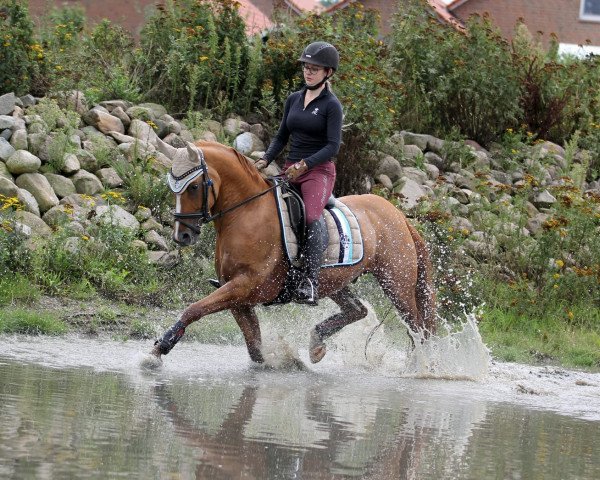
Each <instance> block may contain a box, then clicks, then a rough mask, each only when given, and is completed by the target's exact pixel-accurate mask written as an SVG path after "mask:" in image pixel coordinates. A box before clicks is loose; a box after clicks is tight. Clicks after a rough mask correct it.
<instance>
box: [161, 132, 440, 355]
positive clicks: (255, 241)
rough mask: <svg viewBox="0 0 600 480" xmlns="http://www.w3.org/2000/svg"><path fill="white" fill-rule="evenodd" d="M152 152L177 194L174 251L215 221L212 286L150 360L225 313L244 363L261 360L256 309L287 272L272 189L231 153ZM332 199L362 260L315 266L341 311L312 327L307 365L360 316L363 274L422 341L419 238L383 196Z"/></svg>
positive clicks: (429, 311) (426, 317) (430, 305)
mask: <svg viewBox="0 0 600 480" xmlns="http://www.w3.org/2000/svg"><path fill="white" fill-rule="evenodd" d="M159 147H161V148H159V149H160V150H161V151H164V152H165V153H167V154H168V155H170V156H171V158H172V159H173V166H172V168H171V171H170V173H169V174H168V175H167V181H168V182H169V186H170V188H171V190H172V191H173V192H174V193H175V198H176V209H175V211H174V214H173V215H174V218H175V222H174V230H173V240H174V241H175V242H176V243H177V244H179V245H182V246H187V245H192V244H194V243H195V242H196V241H197V239H198V234H199V233H200V227H201V226H202V225H203V224H205V223H207V222H211V221H212V222H214V227H215V230H216V234H217V236H216V248H215V267H216V272H217V275H218V288H217V289H216V290H215V291H213V292H212V293H211V294H210V295H208V296H206V297H205V298H203V299H201V300H199V301H197V302H195V303H192V304H191V305H189V306H188V307H187V308H185V310H184V311H183V313H182V314H181V316H180V318H179V320H178V321H177V322H176V323H175V324H174V325H173V326H172V327H171V328H169V329H168V330H167V331H166V332H165V333H164V335H163V336H162V337H161V338H160V339H159V340H157V341H156V342H155V344H154V347H153V349H152V351H151V354H152V355H154V356H155V357H156V359H158V360H159V361H160V360H161V356H162V355H166V354H167V353H169V351H170V350H171V349H172V348H173V347H174V346H175V344H176V343H177V342H178V341H179V339H180V338H181V337H182V336H183V334H184V333H185V329H186V328H187V327H188V326H189V325H190V324H192V323H193V322H195V321H197V320H199V319H201V318H202V317H205V316H206V315H210V314H211V313H215V312H219V311H222V310H229V311H230V312H231V313H232V314H233V317H234V318H235V320H236V322H237V324H238V326H239V328H240V330H241V332H242V334H243V337H244V340H245V342H246V347H247V349H248V354H249V356H250V359H251V360H252V361H253V362H256V363H262V362H263V361H264V358H263V355H262V353H261V330H260V325H259V319H258V317H257V314H256V312H255V307H256V306H257V305H260V304H265V303H269V302H272V301H273V300H274V299H275V298H276V297H277V296H278V294H279V293H280V291H281V290H282V288H283V286H284V284H285V281H286V275H287V273H288V269H289V268H290V266H289V262H288V260H287V259H286V257H285V254H284V251H283V245H282V234H281V230H280V228H279V227H278V224H277V222H279V219H278V213H277V206H276V199H275V196H274V195H273V194H272V193H271V190H272V189H273V188H277V187H276V186H274V185H272V184H271V183H269V182H268V181H267V180H266V179H265V178H263V176H262V175H261V174H260V173H259V172H258V170H257V169H256V168H255V167H254V165H253V164H252V161H251V160H250V159H248V158H247V157H245V156H243V155H242V154H240V153H239V152H238V151H236V150H235V149H233V148H231V147H227V146H225V145H222V144H219V143H216V142H207V141H199V142H195V143H189V142H188V144H187V147H186V148H178V149H175V148H173V147H170V146H167V144H164V142H161V144H160V145H159ZM339 200H340V201H342V202H343V203H344V204H346V205H347V206H348V207H349V208H350V210H351V211H352V212H353V213H354V215H355V216H356V218H357V220H358V223H359V225H360V229H361V233H362V235H363V241H364V255H363V258H362V260H361V261H360V262H358V263H356V264H355V265H351V266H338V267H331V268H323V269H321V270H320V274H319V294H320V297H321V298H325V297H328V298H330V299H331V300H333V301H334V302H335V303H336V304H337V305H338V306H339V308H340V312H339V313H336V314H334V315H332V316H330V317H328V318H326V319H325V320H323V321H322V322H320V323H319V324H317V325H316V326H315V327H314V328H313V329H311V331H310V335H309V357H310V360H311V362H313V363H317V362H319V361H320V360H321V359H322V358H323V356H324V355H325V353H326V344H325V341H326V340H327V339H328V338H329V337H331V335H333V334H334V333H336V332H338V331H340V330H341V329H342V328H343V327H345V326H346V325H349V324H350V323H353V322H356V321H358V320H360V319H362V318H364V317H366V315H367V313H368V312H367V308H366V307H365V305H364V304H363V303H362V302H361V301H360V299H359V298H358V297H357V296H356V295H355V294H354V293H353V292H352V291H351V290H350V288H349V284H350V283H351V282H353V281H354V280H356V279H357V278H358V277H359V276H361V275H364V274H366V273H371V274H373V276H374V277H375V278H376V279H377V281H378V283H379V285H380V286H381V288H382V289H383V291H384V293H385V294H386V296H387V297H388V298H389V299H390V300H391V302H392V303H393V305H394V306H395V308H396V309H397V311H398V312H399V313H400V315H401V316H402V317H403V318H404V320H405V321H406V324H407V326H408V328H409V329H410V330H411V331H412V332H413V333H414V334H420V335H421V338H425V337H427V336H428V335H430V334H433V333H434V332H435V320H434V317H435V294H434V289H433V285H432V267H431V262H430V259H429V254H428V250H427V246H426V244H425V242H424V240H423V238H422V237H421V236H420V235H419V233H418V232H417V230H416V229H415V228H414V227H413V226H412V225H411V224H410V223H409V222H408V220H407V218H406V217H405V215H404V214H403V213H402V212H401V211H400V209H398V208H397V207H395V206H394V205H392V204H391V203H390V202H389V201H387V200H386V199H384V198H383V197H380V196H377V195H373V194H364V195H349V196H345V197H342V198H339ZM411 338H413V336H412V335H411ZM413 342H414V340H413ZM150 358H154V357H150ZM159 363H160V362H159Z"/></svg>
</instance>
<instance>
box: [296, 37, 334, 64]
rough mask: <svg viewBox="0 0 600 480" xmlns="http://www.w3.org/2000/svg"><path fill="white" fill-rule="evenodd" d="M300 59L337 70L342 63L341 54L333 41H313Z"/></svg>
mask: <svg viewBox="0 0 600 480" xmlns="http://www.w3.org/2000/svg"><path fill="white" fill-rule="evenodd" d="M298 61H300V62H303V63H312V64H313V65H319V66H321V67H327V68H333V70H334V71H335V70H337V69H338V65H339V64H340V54H339V53H338V51H337V50H336V48H335V47H334V46H333V45H331V43H327V42H313V43H311V44H310V45H309V46H308V47H306V48H305V49H304V51H303V52H302V55H300V58H299V59H298Z"/></svg>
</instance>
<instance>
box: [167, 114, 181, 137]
mask: <svg viewBox="0 0 600 480" xmlns="http://www.w3.org/2000/svg"><path fill="white" fill-rule="evenodd" d="M167 116H168V115H165V117H167ZM166 128H167V135H171V134H175V135H179V134H180V133H181V130H182V127H181V123H179V122H178V121H177V120H170V121H168V122H167V123H166Z"/></svg>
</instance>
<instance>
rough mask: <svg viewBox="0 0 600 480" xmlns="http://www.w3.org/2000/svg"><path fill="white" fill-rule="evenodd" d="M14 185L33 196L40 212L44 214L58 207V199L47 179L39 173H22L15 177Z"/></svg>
mask: <svg viewBox="0 0 600 480" xmlns="http://www.w3.org/2000/svg"><path fill="white" fill-rule="evenodd" d="M15 183H16V184H17V186H18V187H20V188H23V189H25V190H27V191H28V192H29V193H31V194H32V195H33V196H34V198H35V200H36V201H37V203H38V206H39V208H40V212H42V213H44V212H46V211H48V210H50V209H51V208H52V207H54V206H55V205H58V197H57V196H56V194H55V193H54V190H52V187H51V186H50V183H49V182H48V179H47V178H46V177H44V176H43V175H42V174H41V173H23V174H22V175H19V176H18V177H17V180H16V181H15Z"/></svg>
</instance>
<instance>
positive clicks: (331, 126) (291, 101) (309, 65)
mask: <svg viewBox="0 0 600 480" xmlns="http://www.w3.org/2000/svg"><path fill="white" fill-rule="evenodd" d="M339 60H340V56H339V54H338V51H337V50H336V48H335V47H334V46H333V45H331V44H330V43H327V42H313V43H311V44H310V45H308V46H307V47H306V48H305V49H304V51H303V52H302V55H301V56H300V58H299V61H300V62H301V63H302V70H303V72H304V81H305V83H306V85H305V86H304V87H303V88H302V90H300V91H298V92H294V93H292V94H291V95H290V96H289V97H288V98H287V100H286V102H285V108H284V112H283V119H282V121H281V124H280V126H279V130H278V132H277V134H276V135H275V137H274V138H273V140H272V141H271V144H270V145H269V148H268V149H267V151H266V153H265V155H264V156H263V158H261V159H260V160H258V161H257V162H256V168H257V169H258V170H262V169H264V168H265V167H266V166H267V165H269V163H271V162H272V161H273V160H274V159H275V157H277V155H279V154H280V153H281V151H282V150H283V149H284V147H285V146H286V144H287V142H288V139H289V138H290V136H291V144H290V150H289V155H288V158H287V159H286V162H285V166H284V169H285V174H286V176H287V177H288V178H289V180H290V181H291V182H292V183H294V184H296V185H298V186H299V187H300V191H301V193H302V199H303V200H304V204H305V212H306V224H307V235H306V239H305V245H304V248H303V252H302V257H303V258H304V269H303V273H304V275H305V278H304V279H303V280H302V281H301V282H300V284H299V286H298V289H297V290H296V292H294V300H295V301H296V302H298V303H305V304H309V305H316V304H317V300H318V291H317V289H318V278H319V269H320V267H321V254H322V251H323V232H322V227H321V222H320V221H319V218H320V217H321V214H322V213H323V208H325V204H326V203H327V200H328V199H329V197H330V196H331V193H332V192H333V185H334V183H335V177H336V171H335V164H334V163H333V160H334V159H333V157H334V156H335V155H336V154H337V153H338V151H339V148H340V143H341V137H342V117H343V114H342V105H341V104H340V101H339V100H338V99H337V97H336V96H335V95H334V93H333V92H332V91H331V86H330V83H329V79H330V78H331V77H332V76H333V74H334V73H335V71H336V70H337V68H338V64H339Z"/></svg>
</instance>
